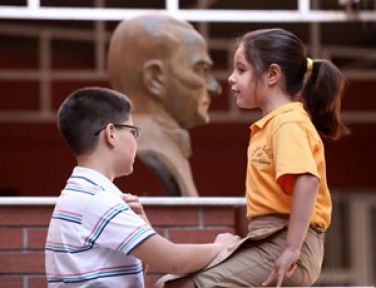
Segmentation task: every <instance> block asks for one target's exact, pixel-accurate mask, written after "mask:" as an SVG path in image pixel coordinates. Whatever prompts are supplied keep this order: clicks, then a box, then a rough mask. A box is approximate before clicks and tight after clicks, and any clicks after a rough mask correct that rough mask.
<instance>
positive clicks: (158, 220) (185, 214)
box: [145, 207, 200, 226]
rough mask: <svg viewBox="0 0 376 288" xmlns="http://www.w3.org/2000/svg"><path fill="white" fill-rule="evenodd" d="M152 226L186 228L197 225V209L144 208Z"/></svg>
mask: <svg viewBox="0 0 376 288" xmlns="http://www.w3.org/2000/svg"><path fill="white" fill-rule="evenodd" d="M145 210H146V213H147V215H148V218H149V220H150V222H151V223H152V225H153V226H174V225H175V226H187V225H198V224H199V211H200V210H199V208H197V207H146V208H145Z"/></svg>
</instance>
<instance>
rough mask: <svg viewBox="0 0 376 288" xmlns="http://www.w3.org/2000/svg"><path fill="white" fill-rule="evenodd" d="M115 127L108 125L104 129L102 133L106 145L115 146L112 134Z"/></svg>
mask: <svg viewBox="0 0 376 288" xmlns="http://www.w3.org/2000/svg"><path fill="white" fill-rule="evenodd" d="M114 130H115V127H114V125H113V124H108V125H107V127H106V128H105V130H104V131H103V132H104V137H105V141H106V142H107V144H108V145H111V146H113V145H115V134H114Z"/></svg>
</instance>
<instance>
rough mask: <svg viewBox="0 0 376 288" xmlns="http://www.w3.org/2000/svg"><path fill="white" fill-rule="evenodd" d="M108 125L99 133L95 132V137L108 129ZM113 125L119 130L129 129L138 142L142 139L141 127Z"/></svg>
mask: <svg viewBox="0 0 376 288" xmlns="http://www.w3.org/2000/svg"><path fill="white" fill-rule="evenodd" d="M107 125H108V124H107ZM107 125H106V126H104V127H102V128H101V129H99V130H98V131H97V132H95V133H94V135H95V136H98V135H99V133H101V132H102V131H103V130H104V129H106V127H107ZM112 125H114V127H115V128H119V129H121V128H128V129H129V132H131V133H132V135H133V137H134V139H136V140H137V139H138V138H139V137H140V127H137V126H134V125H128V124H112Z"/></svg>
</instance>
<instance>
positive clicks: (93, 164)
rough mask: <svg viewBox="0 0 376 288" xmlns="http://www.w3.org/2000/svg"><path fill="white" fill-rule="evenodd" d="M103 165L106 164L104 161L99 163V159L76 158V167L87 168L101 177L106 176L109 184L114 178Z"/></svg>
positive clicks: (89, 157)
mask: <svg viewBox="0 0 376 288" xmlns="http://www.w3.org/2000/svg"><path fill="white" fill-rule="evenodd" d="M103 163H107V162H106V161H101V159H100V157H93V156H87V155H81V156H77V165H78V166H80V167H84V168H89V169H92V170H95V171H97V172H99V173H101V174H102V175H104V176H106V177H107V178H108V179H110V181H111V182H113V181H114V179H115V176H114V174H113V173H112V171H111V170H110V169H108V168H107V167H105V165H103Z"/></svg>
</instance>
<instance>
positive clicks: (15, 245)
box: [0, 206, 239, 288]
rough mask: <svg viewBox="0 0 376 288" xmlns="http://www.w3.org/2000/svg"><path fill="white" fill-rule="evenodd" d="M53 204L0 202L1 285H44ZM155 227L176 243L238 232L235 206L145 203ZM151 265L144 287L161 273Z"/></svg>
mask: <svg viewBox="0 0 376 288" xmlns="http://www.w3.org/2000/svg"><path fill="white" fill-rule="evenodd" d="M51 212H52V206H0V288H43V287H47V285H46V280H45V277H44V243H45V238H46V233H47V229H48V223H49V220H50V215H51ZM146 213H147V214H148V216H149V220H150V221H151V223H153V225H154V228H155V229H156V230H157V231H158V233H160V234H161V235H163V236H164V237H166V238H168V239H170V240H172V241H173V242H176V243H208V242H212V241H213V240H214V238H215V236H216V235H217V234H218V233H222V232H232V233H235V232H238V230H239V227H237V226H238V225H239V224H238V221H237V217H238V215H239V208H236V207H199V206H194V207H192V206H190V207H188V206H187V207H185V206H179V207H157V206H149V207H146ZM157 271H158V270H157V268H156V267H150V268H149V270H148V274H147V276H146V287H153V284H154V283H155V281H156V280H157V279H158V278H159V277H160V276H161V274H158V272H157Z"/></svg>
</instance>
